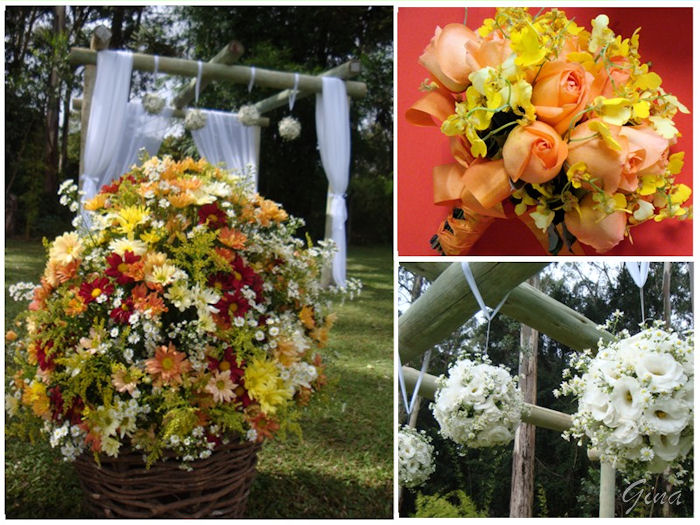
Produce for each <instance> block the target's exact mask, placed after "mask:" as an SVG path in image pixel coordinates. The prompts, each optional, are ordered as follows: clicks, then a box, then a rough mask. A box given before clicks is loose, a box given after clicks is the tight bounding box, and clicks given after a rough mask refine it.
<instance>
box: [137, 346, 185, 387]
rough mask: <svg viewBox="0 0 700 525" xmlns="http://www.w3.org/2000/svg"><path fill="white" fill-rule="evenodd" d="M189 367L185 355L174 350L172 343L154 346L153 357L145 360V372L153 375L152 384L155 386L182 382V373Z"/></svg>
mask: <svg viewBox="0 0 700 525" xmlns="http://www.w3.org/2000/svg"><path fill="white" fill-rule="evenodd" d="M190 368H191V365H190V362H189V361H188V360H187V356H186V355H185V354H184V353H183V352H178V351H177V350H175V346H174V345H173V344H172V343H170V344H169V345H168V346H165V345H161V346H159V347H158V348H156V355H155V357H152V358H151V359H148V360H147V361H146V372H148V373H149V374H151V375H152V376H153V379H154V383H153V384H154V385H156V386H163V385H168V386H169V385H180V384H182V374H184V373H187V372H188V371H189V370H190Z"/></svg>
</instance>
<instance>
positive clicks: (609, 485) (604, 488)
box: [598, 461, 615, 518]
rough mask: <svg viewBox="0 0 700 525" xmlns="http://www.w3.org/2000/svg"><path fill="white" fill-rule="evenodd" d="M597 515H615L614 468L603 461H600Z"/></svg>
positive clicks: (603, 516) (608, 516)
mask: <svg viewBox="0 0 700 525" xmlns="http://www.w3.org/2000/svg"><path fill="white" fill-rule="evenodd" d="M598 502H599V509H598V516H599V517H601V518H614V517H615V468H614V467H613V466H612V465H610V464H609V463H607V462H605V461H601V462H600V493H599V495H598Z"/></svg>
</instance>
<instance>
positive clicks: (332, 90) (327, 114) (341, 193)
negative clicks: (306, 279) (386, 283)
mask: <svg viewBox="0 0 700 525" xmlns="http://www.w3.org/2000/svg"><path fill="white" fill-rule="evenodd" d="M316 135H317V136H318V147H319V150H320V152H321V163H322V164H323V169H324V170H325V172H326V178H327V179H328V197H329V207H330V210H329V212H327V213H329V214H330V217H331V231H332V233H331V238H332V239H333V240H334V241H335V244H336V245H337V247H338V251H337V252H336V254H335V257H334V258H333V272H332V274H333V281H334V282H335V283H336V284H337V285H339V286H344V285H345V265H346V263H345V258H346V245H345V221H346V220H347V208H346V206H345V191H346V190H347V187H348V179H349V177H350V110H349V107H348V97H347V94H346V91H345V83H344V82H343V81H342V80H340V79H338V78H332V77H323V92H322V93H319V94H317V95H316Z"/></svg>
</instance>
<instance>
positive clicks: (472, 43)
mask: <svg viewBox="0 0 700 525" xmlns="http://www.w3.org/2000/svg"><path fill="white" fill-rule="evenodd" d="M465 47H466V48H467V66H468V67H469V69H470V71H479V70H480V69H481V68H484V67H486V66H491V67H498V66H500V65H501V64H503V62H505V61H506V59H507V58H508V57H509V56H511V55H512V54H513V51H512V50H511V49H510V41H509V40H504V39H503V38H500V37H498V36H497V35H496V34H494V33H492V34H491V35H489V37H487V39H486V40H468V41H467V43H466V44H465Z"/></svg>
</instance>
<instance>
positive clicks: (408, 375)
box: [402, 366, 572, 432]
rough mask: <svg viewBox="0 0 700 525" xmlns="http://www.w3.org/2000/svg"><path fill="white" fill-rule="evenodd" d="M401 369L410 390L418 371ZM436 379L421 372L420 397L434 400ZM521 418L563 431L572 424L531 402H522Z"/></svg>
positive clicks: (568, 416)
mask: <svg viewBox="0 0 700 525" xmlns="http://www.w3.org/2000/svg"><path fill="white" fill-rule="evenodd" d="M402 371H403V377H404V380H405V381H406V390H407V391H408V390H412V389H413V388H415V385H416V381H417V380H418V376H419V375H420V371H419V370H416V369H415V368H411V367H408V366H404V367H402ZM437 379H438V378H437V377H436V376H434V375H431V374H423V379H422V381H421V384H420V387H419V388H418V393H419V394H420V395H421V396H422V397H424V398H426V399H429V400H431V401H434V400H435V392H436V391H437ZM522 419H523V421H524V422H526V423H530V424H532V425H535V426H537V427H541V428H547V429H549V430H554V431H557V432H563V431H564V430H566V429H568V428H570V427H571V425H572V419H571V416H570V415H569V414H564V413H563V412H557V411H556V410H552V409H550V408H544V407H540V406H537V405H533V404H532V403H525V404H524V408H523V414H522Z"/></svg>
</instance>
